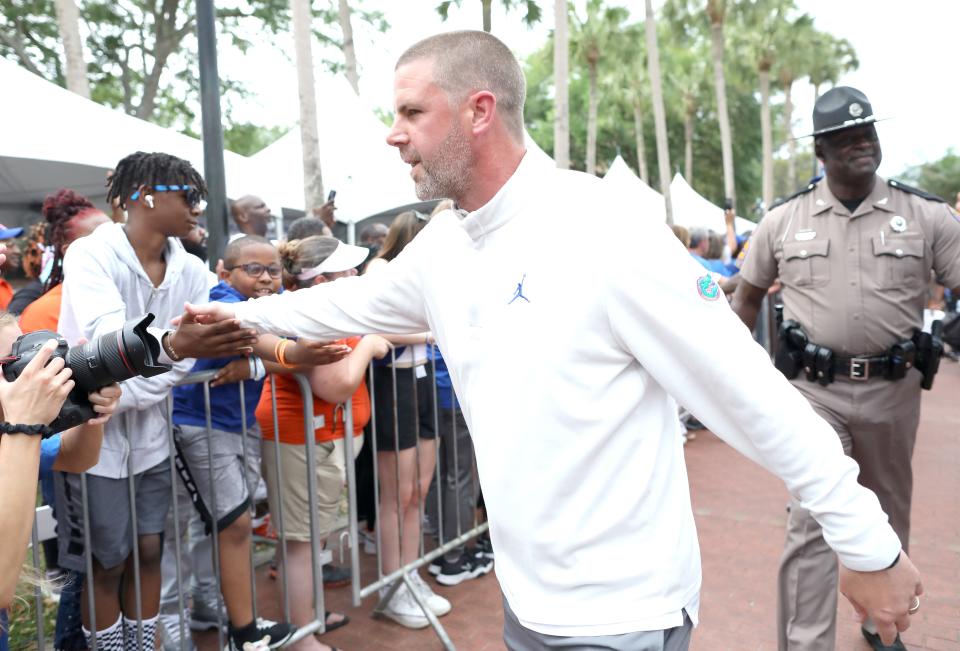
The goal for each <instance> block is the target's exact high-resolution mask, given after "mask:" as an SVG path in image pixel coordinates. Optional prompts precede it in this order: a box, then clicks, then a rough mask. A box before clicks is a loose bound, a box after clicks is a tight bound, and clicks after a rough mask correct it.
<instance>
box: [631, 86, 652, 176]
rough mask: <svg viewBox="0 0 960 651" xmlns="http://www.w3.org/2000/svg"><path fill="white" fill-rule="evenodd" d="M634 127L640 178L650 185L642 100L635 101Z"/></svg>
mask: <svg viewBox="0 0 960 651" xmlns="http://www.w3.org/2000/svg"><path fill="white" fill-rule="evenodd" d="M633 129H634V131H636V132H637V169H639V170H640V178H641V179H643V182H644V183H646V184H647V185H650V172H649V171H648V170H647V149H646V147H645V146H644V144H643V107H642V106H640V102H639V101H636V102H634V103H633Z"/></svg>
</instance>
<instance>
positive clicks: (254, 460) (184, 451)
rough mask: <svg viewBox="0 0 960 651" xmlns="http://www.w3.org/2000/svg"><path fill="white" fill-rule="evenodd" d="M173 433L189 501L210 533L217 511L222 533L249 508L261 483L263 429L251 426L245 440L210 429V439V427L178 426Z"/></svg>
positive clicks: (240, 436)
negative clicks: (261, 431)
mask: <svg viewBox="0 0 960 651" xmlns="http://www.w3.org/2000/svg"><path fill="white" fill-rule="evenodd" d="M173 433H174V441H175V442H176V446H177V472H178V473H179V474H180V479H181V480H183V484H184V486H186V488H187V492H188V493H189V494H190V500H191V501H192V502H193V505H194V506H195V507H196V509H197V511H198V512H199V513H200V517H201V518H202V519H203V522H204V525H206V530H207V533H209V532H210V531H211V530H212V529H213V518H212V517H211V513H213V512H214V511H216V514H217V517H216V522H217V525H216V529H217V531H218V532H219V531H223V530H224V529H225V528H227V527H228V526H230V525H231V524H233V523H234V522H236V520H237V518H239V517H240V516H241V515H243V513H244V512H245V511H246V510H247V509H249V508H250V505H251V503H252V496H253V495H254V493H255V492H256V490H257V484H258V483H260V437H261V434H260V427H259V426H258V425H257V424H256V423H254V424H253V425H251V426H250V427H248V428H247V436H246V439H244V436H243V435H242V434H238V433H236V432H224V431H223V430H218V429H211V430H210V434H209V436H208V434H207V428H205V427H195V426H193V425H178V426H176V427H175V428H174V431H173ZM211 458H212V460H213V466H212V470H211V465H210V461H211ZM211 479H212V481H211ZM214 504H216V509H214V508H213V507H214Z"/></svg>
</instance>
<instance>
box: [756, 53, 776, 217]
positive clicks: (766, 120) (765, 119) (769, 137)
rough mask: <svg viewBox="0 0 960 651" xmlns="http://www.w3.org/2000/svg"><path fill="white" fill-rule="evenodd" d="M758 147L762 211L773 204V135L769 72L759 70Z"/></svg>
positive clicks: (767, 70) (762, 69)
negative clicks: (759, 150)
mask: <svg viewBox="0 0 960 651" xmlns="http://www.w3.org/2000/svg"><path fill="white" fill-rule="evenodd" d="M759 75H760V145H761V148H762V150H763V183H762V186H763V191H762V198H763V204H764V210H769V209H770V204H771V203H772V202H773V133H772V129H771V127H770V70H769V69H764V68H760V71H759Z"/></svg>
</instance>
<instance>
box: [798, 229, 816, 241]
mask: <svg viewBox="0 0 960 651" xmlns="http://www.w3.org/2000/svg"><path fill="white" fill-rule="evenodd" d="M816 236H817V231H797V232H796V233H794V235H793V239H795V240H797V241H798V242H807V241H809V240H812V239H813V238H815V237H816Z"/></svg>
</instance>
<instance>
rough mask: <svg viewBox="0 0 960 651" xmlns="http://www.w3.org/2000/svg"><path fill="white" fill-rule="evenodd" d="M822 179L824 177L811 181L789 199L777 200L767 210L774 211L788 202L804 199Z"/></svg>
mask: <svg viewBox="0 0 960 651" xmlns="http://www.w3.org/2000/svg"><path fill="white" fill-rule="evenodd" d="M822 178H823V177H822V176H818V177H816V178H813V179H810V182H809V183H807V184H806V185H805V186H803V187H802V188H800V189H799V190H797V191H796V192H794V193H793V194H791V195H790V196H789V197H784V198H782V199H777V200H776V201H774V202H773V203H772V204H770V207H769V208H768V209H767V210H773V209H774V208H776V207H777V206H782V205H783V204H785V203H787V202H788V201H793V200H794V199H796V198H797V197H802V196H803V195H805V194H806V193H808V192H810V191H811V190H813V189H814V188H815V187H817V183H819V182H820V179H822Z"/></svg>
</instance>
